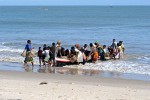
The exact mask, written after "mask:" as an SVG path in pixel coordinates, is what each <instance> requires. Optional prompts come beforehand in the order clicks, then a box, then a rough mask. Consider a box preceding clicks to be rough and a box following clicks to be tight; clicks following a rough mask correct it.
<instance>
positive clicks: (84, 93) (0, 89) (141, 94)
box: [0, 71, 150, 100]
mask: <svg viewBox="0 0 150 100" xmlns="http://www.w3.org/2000/svg"><path fill="white" fill-rule="evenodd" d="M0 100H150V82H148V81H138V80H126V79H113V78H103V77H99V78H98V77H89V76H79V75H61V74H51V73H33V72H16V71H0Z"/></svg>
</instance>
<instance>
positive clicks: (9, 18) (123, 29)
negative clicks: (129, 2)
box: [0, 6, 150, 75]
mask: <svg viewBox="0 0 150 100" xmlns="http://www.w3.org/2000/svg"><path fill="white" fill-rule="evenodd" d="M149 9H150V6H1V7H0V61H1V62H17V63H20V62H23V61H24V58H23V57H21V56H20V54H21V53H22V52H23V49H24V47H25V45H26V41H27V40H28V39H30V40H31V41H32V46H33V47H34V48H35V51H37V50H38V47H42V46H43V44H47V45H49V46H51V44H52V42H55V43H56V42H57V41H58V40H60V41H61V43H62V46H63V47H65V48H68V49H70V47H71V46H73V45H74V44H76V43H78V44H80V46H83V45H84V44H89V43H94V42H95V41H98V42H99V43H100V45H106V46H107V47H108V46H110V45H111V44H112V39H114V38H115V39H116V41H117V42H119V41H120V40H122V41H123V44H124V45H125V58H124V59H122V60H115V61H113V60H111V61H105V62H101V61H98V62H97V63H96V64H92V63H87V64H85V65H80V66H78V68H81V69H96V70H102V71H114V72H121V73H136V74H144V75H150V42H149V41H150V12H149ZM34 61H35V63H36V64H38V58H37V57H36V58H35V59H34ZM66 67H76V66H71V65H70V66H66ZM14 69H15V68H14Z"/></svg>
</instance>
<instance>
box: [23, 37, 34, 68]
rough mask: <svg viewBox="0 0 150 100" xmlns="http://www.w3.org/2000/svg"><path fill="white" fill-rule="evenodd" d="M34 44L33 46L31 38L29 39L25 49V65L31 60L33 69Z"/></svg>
mask: <svg viewBox="0 0 150 100" xmlns="http://www.w3.org/2000/svg"><path fill="white" fill-rule="evenodd" d="M32 49H33V48H32V46H31V40H27V44H26V46H25V50H26V57H25V60H24V65H25V64H27V63H28V62H31V64H32V70H33V68H34V63H33V56H34V55H33V54H32V52H31V50H32Z"/></svg>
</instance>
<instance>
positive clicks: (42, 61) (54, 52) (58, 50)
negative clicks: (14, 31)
mask: <svg viewBox="0 0 150 100" xmlns="http://www.w3.org/2000/svg"><path fill="white" fill-rule="evenodd" d="M32 49H33V48H32V46H31V41H30V40H28V41H27V44H26V46H25V50H26V56H25V60H24V63H25V64H27V62H31V63H32V69H33V67H34V64H33V56H34V55H33V54H32ZM124 51H125V48H124V44H123V41H119V42H118V43H117V42H116V40H115V39H113V42H112V44H111V45H110V46H108V47H106V45H102V46H101V45H99V43H98V42H97V41H96V42H95V43H90V44H89V45H88V44H84V46H83V47H81V46H80V45H79V44H75V45H74V46H72V47H71V48H70V49H65V48H64V47H63V46H61V42H60V41H57V43H56V44H55V43H52V45H51V46H47V45H46V44H44V45H43V47H39V50H38V53H37V56H38V57H39V66H45V67H46V66H47V65H48V67H49V66H50V67H52V66H58V65H59V64H60V63H59V62H58V61H57V60H56V59H55V58H56V57H57V58H62V59H67V60H69V61H70V62H69V63H71V64H80V63H82V64H85V63H86V62H93V63H96V61H97V60H102V61H105V60H109V59H114V60H116V59H121V58H124Z"/></svg>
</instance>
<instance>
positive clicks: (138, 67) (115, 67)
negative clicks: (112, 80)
mask: <svg viewBox="0 0 150 100" xmlns="http://www.w3.org/2000/svg"><path fill="white" fill-rule="evenodd" d="M64 67H67V68H78V69H92V70H102V71H114V72H121V73H135V74H145V75H150V65H149V64H140V63H135V62H129V61H120V60H119V61H105V62H101V61H100V62H98V63H96V64H93V63H86V64H85V65H71V66H68V65H67V66H64Z"/></svg>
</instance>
